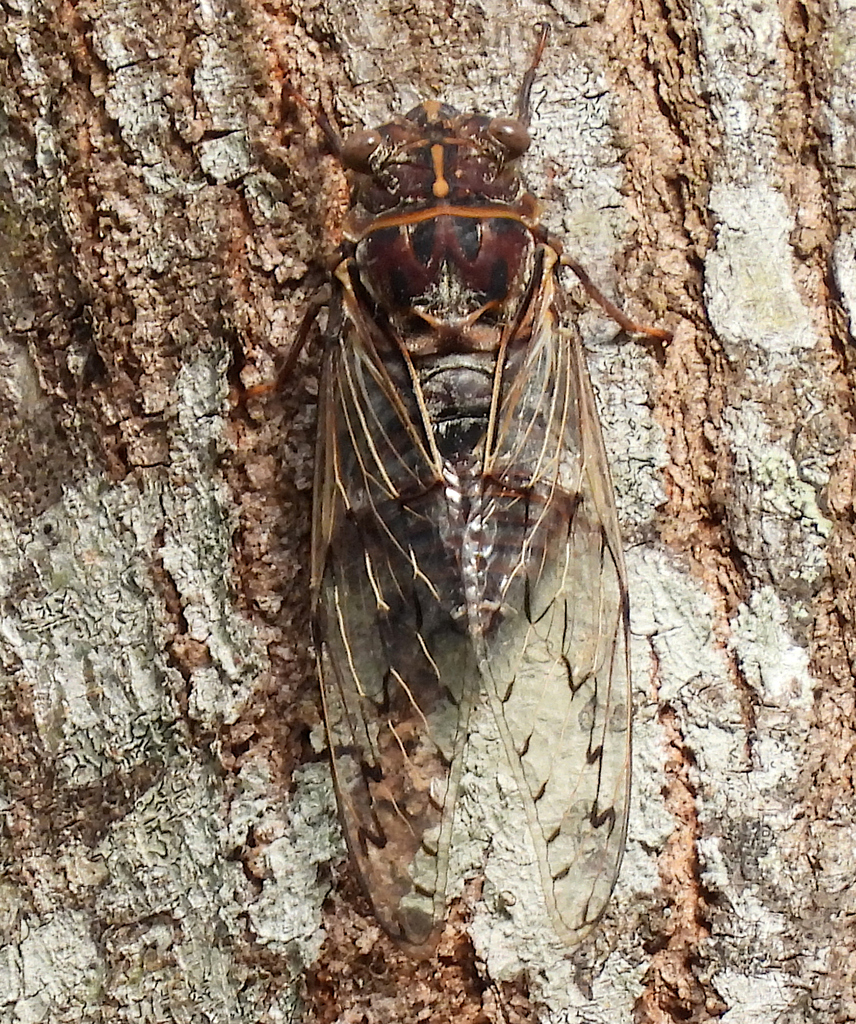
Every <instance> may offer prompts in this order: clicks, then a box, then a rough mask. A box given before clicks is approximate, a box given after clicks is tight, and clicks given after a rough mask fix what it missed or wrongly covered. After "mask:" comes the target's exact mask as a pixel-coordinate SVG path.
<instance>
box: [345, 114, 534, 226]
mask: <svg viewBox="0 0 856 1024" xmlns="http://www.w3.org/2000/svg"><path fill="white" fill-rule="evenodd" d="M528 146H529V131H528V129H527V127H526V125H525V124H524V123H523V122H522V121H518V120H516V119H514V118H510V117H495V118H490V117H485V116H483V115H481V114H461V113H459V112H458V111H457V110H455V108H454V107H450V106H447V105H446V104H445V103H437V102H436V101H429V102H426V103H420V104H419V106H418V107H414V108H413V110H411V111H410V112H409V113H408V114H407V115H405V116H404V117H399V118H396V119H395V120H394V121H390V122H389V123H387V124H384V125H381V126H380V127H378V128H373V129H368V130H364V131H359V132H356V133H355V134H354V135H352V136H350V137H349V138H348V139H346V140H345V142H344V144H343V146H342V162H343V163H344V164H345V166H346V167H348V168H350V169H351V170H353V171H356V172H357V173H358V175H359V177H358V178H357V180H356V182H355V190H354V205H355V206H358V207H362V208H363V210H365V211H366V212H367V213H369V214H379V213H382V212H383V211H385V210H403V209H409V208H421V207H424V206H425V205H426V204H428V205H430V204H432V203H434V202H437V201H441V202H447V203H450V204H456V203H469V204H474V203H484V202H491V201H494V202H514V201H515V200H516V199H518V198H519V197H520V195H521V194H522V193H523V191H524V189H523V186H522V185H521V183H520V180H519V178H518V176H517V172H516V168H515V161H516V160H517V158H518V157H519V156H521V155H522V154H523V153H525V152H526V149H527V148H528Z"/></svg>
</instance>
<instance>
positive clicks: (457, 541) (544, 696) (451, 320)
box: [312, 32, 630, 949]
mask: <svg viewBox="0 0 856 1024" xmlns="http://www.w3.org/2000/svg"><path fill="white" fill-rule="evenodd" d="M545 37H546V32H542V35H541V39H540V41H539V47H538V51H537V54H536V58H535V60H534V61H533V64H532V66H531V67H530V69H529V71H528V72H527V75H526V77H525V79H524V82H523V85H522V87H521V91H520V98H519V103H518V111H517V116H516V117H515V118H513V119H512V118H489V117H484V116H481V115H478V114H461V113H459V112H458V111H456V110H454V109H452V108H451V107H448V106H445V105H442V104H439V103H434V102H431V103H424V104H422V105H421V106H419V107H417V108H416V109H414V110H412V111H411V112H410V113H409V114H407V115H406V116H405V117H400V118H397V119H395V120H393V121H391V122H389V123H388V124H385V125H382V126H380V127H379V128H376V129H374V130H371V131H364V132H359V133H357V134H356V135H355V136H353V137H352V138H351V139H350V140H348V141H346V142H345V143H344V145H342V146H341V147H340V148H339V152H340V155H341V158H342V160H343V162H344V163H345V165H346V166H347V167H349V168H350V169H351V170H353V171H354V172H355V178H356V180H355V188H354V193H353V201H352V209H351V212H350V214H349V216H348V218H347V221H346V224H345V228H344V237H345V243H344V247H343V248H344V253H343V259H342V261H341V263H340V265H339V266H338V269H337V271H336V275H335V276H336V282H337V286H338V294H337V298H336V300H335V306H334V308H333V310H332V311H331V316H330V322H331V324H333V325H336V326H337V327H338V332H337V334H336V336H335V337H330V338H328V343H327V348H326V353H325V357H324V367H323V381H322V387H321V398H320V407H319V416H320V422H319V442H318V452H317V476H316V490H315V520H314V532H313V577H312V578H313V601H314V629H315V639H316V645H317V650H318V657H319V664H320V673H321V680H322V692H323V698H324V711H325V717H326V722H327V729H328V735H329V742H330V749H331V753H332V761H333V770H334V778H335V785H336V792H337V797H338V801H339V806H340V812H341V817H342V821H343V825H344V829H345V833H346V837H347V841H348V845H349V848H350V851H351V854H352V857H353V859H354V861H355V862H356V865H357V867H358V869H359V873H360V876H361V878H362V881H363V883H364V886H365V889H366V891H367V894H368V896H369V898H370V900H371V902H372V905H373V907H374V910H375V913H376V915H377V917H378V919H379V920H380V922H381V923H382V925H383V927H384V928H385V929H386V930H387V931H388V932H389V933H390V934H391V935H392V936H393V937H394V938H396V939H397V940H398V941H400V942H402V943H404V944H406V945H408V946H410V947H412V948H414V949H420V948H421V949H426V948H430V947H431V945H432V944H433V942H434V941H435V940H436V938H437V936H438V934H439V931H440V930H441V928H442V925H443V922H444V919H445V915H446V907H447V875H448V864H449V855H450V849H451V848H452V844H453V843H454V842H455V802H456V795H457V792H458V789H459V782H460V775H461V769H462V764H463V762H464V755H465V752H466V743H467V735H468V722H469V720H470V717H471V715H472V714H473V712H474V710H476V709H479V710H480V711H481V710H484V709H488V711H489V713H490V714H491V715H492V716H493V719H494V721H495V724H496V727H497V730H498V732H499V734H500V736H501V738H502V746H503V757H504V758H505V760H506V761H507V763H508V765H509V767H510V770H511V772H512V774H513V777H514V779H515V780H516V783H517V787H518V789H519V792H520V796H521V799H522V801H523V804H524V808H525V819H526V821H527V823H528V829H529V832H530V838H531V846H532V848H533V849H534V856H535V860H536V861H537V871H538V873H539V877H540V880H541V884H542V888H543V892H544V898H545V901H546V905H547V909H548V912H549V915H550V917H551V919H552V921H553V923H554V925H555V928H556V930H557V932H558V933H559V934H560V935H561V936H562V937H563V939H564V940H565V941H567V942H568V943H569V944H572V943H575V942H577V941H579V940H581V939H582V938H583V937H584V936H585V935H586V933H587V932H588V931H589V929H590V928H591V927H592V925H593V924H594V923H595V922H596V921H597V919H598V918H599V916H600V915H601V913H602V911H603V908H604V906H605V904H606V901H607V899H608V897H609V894H610V892H611V890H612V887H613V885H614V882H615V878H616V875H617V872H618V867H619V863H620V860H621V854H622V848H623V844H624V836H625V830H626V823H627V811H628V787H629V776H630V695H629V672H628V639H627V638H628V612H627V595H626V586H625V571H624V564H623V559H622V551H621V543H620V537H619V530H618V524H617V520H616V513H615V508H614V499H613V494H612V487H611V483H610V476H609V469H608V467H607V463H606V459H605V455H604V447H603V441H602V438H601V432H600V427H599V424H598V419H597V414H596V410H595V403H594V398H593V394H592V389H591V385H590V383H589V379H588V373H587V370H586V365H585V359H584V356H583V352H582V348H581V344H580V340H579V337H578V334H577V332H576V330H575V326H574V324H573V321H572V319H571V317H570V316H569V314H568V312H567V311H566V309H565V305H564V302H563V294H562V289H561V285H560V283H559V264H560V255H559V252H558V251H557V246H556V245H555V244H554V243H552V242H551V241H550V239H549V238H548V236H547V235H546V233H545V231H544V230H543V229H542V228H541V227H540V226H539V222H538V208H537V203H536V202H535V200H534V199H533V197H532V196H531V195H529V194H528V193H527V192H526V190H525V188H524V186H523V185H522V184H521V182H520V179H519V177H518V174H517V172H516V170H515V162H516V160H517V158H518V157H519V156H520V155H521V154H522V153H523V152H524V151H525V150H526V148H527V146H528V143H529V135H528V131H527V123H528V117H529V92H530V89H531V85H532V79H533V76H534V70H535V66H536V64H537V61H538V59H539V57H540V54H541V51H542V49H543V45H544V41H545ZM325 129H326V130H328V135H330V136H331V137H332V132H331V131H330V130H329V127H328V126H325ZM333 138H334V137H333ZM622 322H623V321H622Z"/></svg>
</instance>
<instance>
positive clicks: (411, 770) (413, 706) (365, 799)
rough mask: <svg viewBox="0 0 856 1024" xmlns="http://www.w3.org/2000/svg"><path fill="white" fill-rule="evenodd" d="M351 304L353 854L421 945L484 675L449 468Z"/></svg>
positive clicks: (383, 910) (346, 803)
mask: <svg viewBox="0 0 856 1024" xmlns="http://www.w3.org/2000/svg"><path fill="white" fill-rule="evenodd" d="M348 298H349V296H347V295H346V299H348ZM350 298H351V300H352V306H351V308H350V309H349V319H348V322H347V323H346V327H345V331H346V336H345V338H344V340H343V342H342V343H341V344H338V345H336V346H335V347H334V348H333V349H332V350H331V352H330V353H328V357H327V363H326V366H325V371H324V377H323V381H322V402H321V410H320V414H321V430H322V435H321V441H320V445H319V453H318V465H319V467H320V468H319V476H318V479H317V481H316V512H315V515H316V520H315V531H314V545H313V546H314V549H315V550H314V559H313V562H314V566H315V569H314V576H315V585H314V589H315V615H314V619H315V634H316V642H317V646H318V651H319V664H320V671H321V682H322V693H323V699H324V710H325V717H326V722H327V730H328V736H329V742H330V748H331V752H332V761H333V770H334V779H335V785H336V790H337V796H338V800H339V806H340V813H341V817H342V822H343V827H344V831H345V834H346V837H347V841H348V846H349V848H350V851H351V854H352V857H353V859H354V861H355V863H356V865H357V867H358V869H359V872H360V875H361V878H362V881H363V884H364V887H365V889H366V892H367V895H368V896H369V898H370V900H371V902H372V904H373V907H374V910H375V913H376V915H377V917H378V919H379V921H380V922H381V924H382V925H383V926H384V928H385V929H386V930H387V931H388V932H389V933H390V934H391V935H392V936H393V937H394V938H396V939H398V940H399V941H402V942H405V943H408V944H409V945H410V946H412V947H415V948H416V947H421V946H425V945H426V944H427V945H430V943H431V942H432V941H433V940H434V938H436V934H437V932H438V930H439V928H440V926H441V924H442V921H443V919H444V917H445V910H446V875H447V865H448V852H449V843H450V839H451V830H452V823H453V817H454V804H455V796H456V792H457V786H458V776H459V774H460V769H461V763H462V757H461V752H462V749H463V746H464V743H465V740H466V729H467V719H468V717H469V713H470V709H471V707H472V703H473V699H474V694H475V693H476V692H478V687H479V683H478V669H477V666H476V663H475V657H474V654H473V651H472V645H471V644H470V642H469V639H468V636H467V632H466V625H465V617H464V618H463V619H462V617H461V616H462V608H463V600H462V598H461V597H460V584H459V583H457V584H456V582H455V581H456V579H457V576H456V567H455V565H454V564H453V559H452V558H451V556H450V555H449V553H448V551H447V548H445V547H444V545H443V544H442V543H441V542H440V537H439V536H438V530H439V526H438V521H439V520H438V517H439V516H440V515H441V505H442V503H443V489H442V485H441V482H440V479H439V477H438V468H437V466H436V465H435V464H434V463H433V462H432V460H431V458H430V456H429V454H428V449H427V448H426V447H425V445H423V443H422V441H421V439H420V437H419V430H418V427H416V426H415V424H417V423H418V422H419V417H418V412H417V411H416V410H415V409H413V408H409V407H408V406H407V402H408V401H409V400H408V399H407V398H402V395H405V396H406V395H407V394H408V393H409V390H408V382H407V380H406V379H405V378H402V379H400V380H399V379H395V380H393V379H392V378H391V377H390V376H389V374H390V372H392V373H395V369H394V361H392V365H393V369H392V370H390V369H389V366H387V364H386V363H385V362H384V361H383V360H381V359H380V358H379V357H378V355H377V351H376V349H375V347H374V345H373V344H371V343H369V339H368V332H369V331H370V330H371V329H372V325H371V324H370V323H369V322H368V318H364V317H363V316H362V311H361V309H360V307H359V305H358V304H356V300H353V297H352V296H351V297H350ZM410 393H411V394H412V391H411V392H410Z"/></svg>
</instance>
